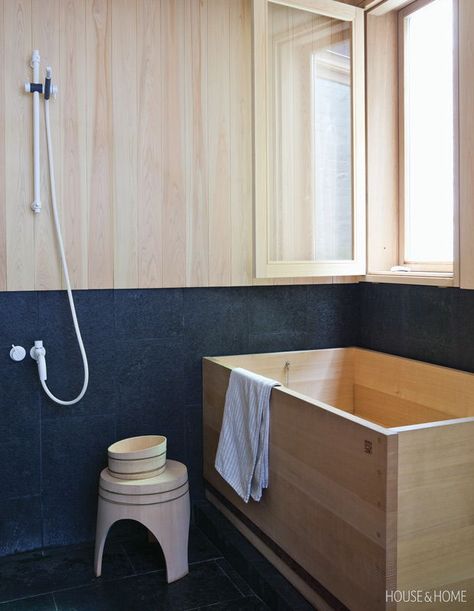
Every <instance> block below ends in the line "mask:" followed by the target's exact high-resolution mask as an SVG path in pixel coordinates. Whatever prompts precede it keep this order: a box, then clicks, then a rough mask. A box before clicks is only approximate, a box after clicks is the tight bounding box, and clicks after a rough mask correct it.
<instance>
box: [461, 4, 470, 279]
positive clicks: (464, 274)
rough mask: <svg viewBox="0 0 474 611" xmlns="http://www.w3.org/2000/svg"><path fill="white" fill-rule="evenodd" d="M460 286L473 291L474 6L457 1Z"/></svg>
mask: <svg viewBox="0 0 474 611" xmlns="http://www.w3.org/2000/svg"><path fill="white" fill-rule="evenodd" d="M459 40H460V43H459V159H460V164H459V203H460V222H459V230H460V235H459V243H460V257H459V259H460V280H461V282H460V285H461V288H463V289H474V240H473V239H472V233H471V232H472V227H474V205H473V193H474V173H473V167H474V113H473V100H474V81H473V78H472V70H473V65H474V3H473V2H472V1H471V0H460V2H459Z"/></svg>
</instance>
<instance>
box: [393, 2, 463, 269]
mask: <svg viewBox="0 0 474 611" xmlns="http://www.w3.org/2000/svg"><path fill="white" fill-rule="evenodd" d="M404 22H405V63H404V71H405V74H404V76H405V78H404V86H405V89H404V97H405V100H404V121H405V124H404V130H405V131H404V137H405V261H406V262H413V263H419V262H451V261H452V260H453V210H454V148H453V143H454V128H453V123H454V120H453V106H454V104H453V100H454V95H453V2H452V0H435V1H434V2H432V3H430V4H427V5H426V6H424V7H423V8H420V9H419V10H417V11H415V12H413V13H411V14H410V15H408V16H407V17H405V20H404Z"/></svg>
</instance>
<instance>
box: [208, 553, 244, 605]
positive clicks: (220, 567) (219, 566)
mask: <svg viewBox="0 0 474 611" xmlns="http://www.w3.org/2000/svg"><path fill="white" fill-rule="evenodd" d="M224 561H225V562H227V560H225V558H224ZM216 565H217V567H218V569H219V570H220V572H221V573H222V574H223V575H224V576H225V577H227V579H228V580H229V581H230V583H231V584H232V585H233V586H234V588H236V590H237V592H239V593H240V596H241V597H243V598H245V596H246V594H244V593H243V592H242V590H241V589H240V587H239V586H238V584H236V583H235V581H234V580H233V579H232V577H231V576H230V575H229V573H228V572H227V571H226V570H225V569H224V567H223V566H221V565H220V564H219V563H218V562H217V561H216ZM230 566H231V565H230ZM233 570H235V569H233ZM236 572H237V571H236ZM239 577H241V575H240V574H239ZM242 579H243V578H242ZM244 581H245V580H244ZM245 583H247V582H245ZM247 585H248V586H249V588H250V585H249V584H247ZM250 591H251V592H252V594H253V590H252V588H250Z"/></svg>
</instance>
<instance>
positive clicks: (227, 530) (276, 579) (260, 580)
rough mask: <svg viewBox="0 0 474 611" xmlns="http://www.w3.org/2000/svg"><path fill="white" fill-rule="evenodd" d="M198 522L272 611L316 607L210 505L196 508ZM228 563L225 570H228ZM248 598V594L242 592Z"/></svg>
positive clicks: (244, 581) (204, 504) (303, 610)
mask: <svg viewBox="0 0 474 611" xmlns="http://www.w3.org/2000/svg"><path fill="white" fill-rule="evenodd" d="M195 515H196V522H197V525H198V526H199V527H201V528H202V529H203V530H204V532H205V534H207V535H209V537H210V538H211V539H212V541H213V542H214V543H215V545H217V547H218V548H219V549H220V550H222V552H223V554H224V558H225V560H226V561H227V562H228V563H229V564H230V565H231V566H232V567H233V568H234V569H236V571H238V573H237V574H238V575H240V576H241V577H242V582H243V583H244V584H246V585H247V584H248V585H247V587H248V588H249V589H250V588H251V590H250V592H251V593H252V594H254V593H255V595H256V596H257V597H259V598H260V599H262V600H263V601H264V602H265V603H266V604H267V605H268V607H269V608H270V609H271V610H272V611H310V610H311V609H313V606H312V605H311V604H310V603H309V602H308V601H306V600H305V598H303V596H302V595H301V594H300V593H299V592H298V591H297V590H296V589H295V588H294V587H293V586H292V585H291V583H290V582H289V581H287V580H286V579H285V578H284V577H283V575H282V574H281V573H280V572H279V571H278V570H277V569H276V568H275V567H274V566H273V565H271V564H270V562H268V561H267V560H266V559H265V558H264V557H263V556H262V555H261V554H260V553H259V552H258V551H257V550H256V549H255V547H253V546H252V545H251V544H250V543H249V542H248V541H247V539H245V537H244V536H243V535H242V534H240V532H239V531H237V529H236V528H234V526H232V524H231V523H230V522H229V521H228V520H227V519H226V518H225V517H224V515H223V514H222V513H220V512H219V511H218V510H217V509H216V508H215V507H213V506H212V505H211V504H210V503H208V502H206V501H203V502H201V503H197V504H196V506H195ZM219 562H220V561H219ZM227 567H228V564H227V563H226V565H225V567H224V570H228V569H227ZM243 594H244V595H247V593H246V592H243Z"/></svg>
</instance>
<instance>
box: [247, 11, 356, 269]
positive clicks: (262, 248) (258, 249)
mask: <svg viewBox="0 0 474 611" xmlns="http://www.w3.org/2000/svg"><path fill="white" fill-rule="evenodd" d="M271 3H272V4H280V5H283V6H288V7H291V8H295V9H300V10H304V11H309V12H312V13H316V14H319V15H323V16H326V17H332V18H335V19H340V20H343V21H349V22H351V23H352V58H351V59H352V71H351V72H352V127H353V129H352V134H353V135H352V154H353V159H352V161H353V166H352V168H353V169H352V171H353V174H352V207H353V212H352V214H353V258H352V259H351V260H346V261H318V262H316V261H271V260H270V257H269V242H270V241H269V231H270V228H269V214H268V211H269V197H268V193H269V189H268V181H269V167H268V159H269V153H268V151H269V138H268V129H269V126H268V116H269V113H268V112H267V109H268V103H267V100H268V99H269V92H268V90H267V88H268V77H267V70H268V51H267V47H268V44H267V43H268V5H269V4H271ZM252 11H253V34H252V36H253V101H254V108H253V124H254V129H253V135H254V218H255V224H254V225H255V229H254V253H255V257H254V259H255V270H254V271H255V277H256V278H293V277H304V276H315V277H316V276H352V275H363V274H365V272H366V217H365V210H366V206H365V91H364V13H363V10H362V9H360V8H357V7H354V6H350V5H346V4H342V3H339V2H334V0H253V2H252Z"/></svg>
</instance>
